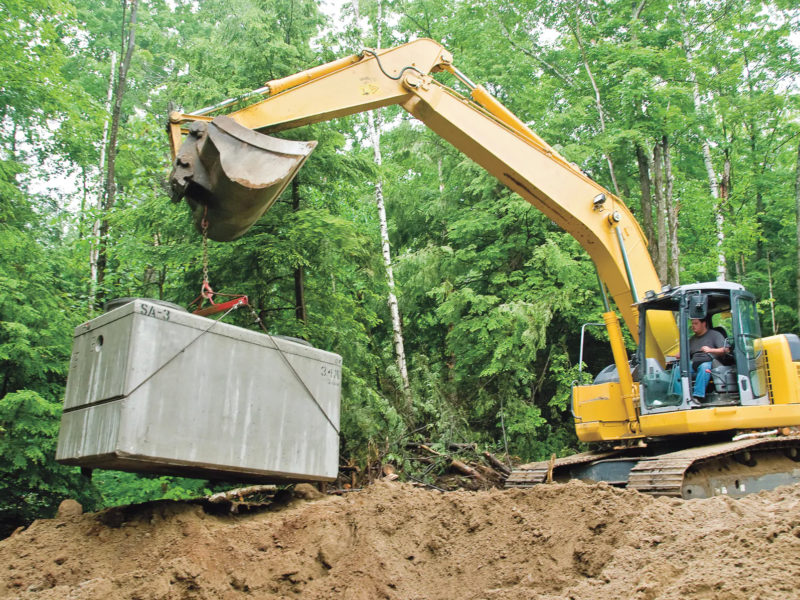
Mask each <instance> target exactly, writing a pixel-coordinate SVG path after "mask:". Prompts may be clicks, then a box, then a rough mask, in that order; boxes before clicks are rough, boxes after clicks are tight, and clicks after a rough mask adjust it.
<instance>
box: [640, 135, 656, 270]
mask: <svg viewBox="0 0 800 600" xmlns="http://www.w3.org/2000/svg"><path fill="white" fill-rule="evenodd" d="M636 160H637V162H638V163H639V189H640V190H641V192H642V226H643V227H644V234H645V236H646V237H647V244H648V246H649V247H650V254H651V255H652V256H653V261H654V262H655V261H656V253H657V252H658V249H657V248H656V246H655V243H654V242H655V237H656V236H655V232H654V229H653V198H652V195H651V191H650V157H649V156H648V154H647V152H645V151H644V148H642V147H641V146H640V145H639V144H636Z"/></svg>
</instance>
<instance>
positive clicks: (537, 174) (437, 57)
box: [170, 39, 678, 363]
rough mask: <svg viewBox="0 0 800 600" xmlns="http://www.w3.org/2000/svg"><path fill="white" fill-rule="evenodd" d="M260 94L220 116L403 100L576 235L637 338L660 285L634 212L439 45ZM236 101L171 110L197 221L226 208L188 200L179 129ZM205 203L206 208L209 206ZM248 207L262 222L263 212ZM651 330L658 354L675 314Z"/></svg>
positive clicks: (354, 59)
mask: <svg viewBox="0 0 800 600" xmlns="http://www.w3.org/2000/svg"><path fill="white" fill-rule="evenodd" d="M439 71H448V72H451V73H453V74H454V75H455V76H456V77H457V78H458V79H460V80H461V81H462V82H463V83H464V84H465V85H466V86H467V87H469V89H470V98H466V97H464V96H462V95H461V94H459V93H457V92H456V91H454V90H453V89H451V88H448V87H447V86H444V85H442V84H441V83H439V82H438V81H436V80H435V79H434V78H433V77H432V75H431V74H432V73H436V72H439ZM256 93H258V94H262V95H265V96H267V97H266V98H265V99H263V100H261V101H259V102H256V103H254V104H251V105H249V106H247V107H245V108H242V109H241V110H238V111H235V112H230V113H228V115H227V117H228V118H229V119H226V118H225V117H219V118H217V120H216V121H219V122H221V123H222V126H223V127H226V128H228V130H229V131H232V132H233V131H234V129H236V130H238V126H242V128H246V129H247V130H257V131H259V132H261V133H272V132H277V131H281V130H286V129H290V128H294V127H299V126H302V125H306V124H309V123H316V122H319V121H325V120H329V119H333V118H336V117H341V116H345V115H350V114H354V113H358V112H363V111H367V110H371V109H375V108H380V107H383V106H388V105H392V104H397V105H400V106H402V107H403V108H404V109H405V110H406V111H408V112H409V113H410V114H412V115H413V116H414V117H416V118H417V119H419V120H420V121H422V122H423V123H424V124H425V125H427V126H428V127H429V128H430V129H432V130H433V131H434V132H436V133H437V134H438V135H440V136H441V137H442V138H444V139H446V140H447V141H449V142H450V143H451V144H452V145H453V146H455V147H456V148H458V149H459V150H460V151H462V152H463V153H464V154H466V155H467V156H468V157H470V158H471V159H472V160H474V161H475V162H476V163H477V164H479V165H480V166H481V167H483V168H484V169H486V170H487V171H488V172H489V173H491V174H492V175H494V176H495V177H496V178H497V179H498V180H499V181H501V182H502V183H503V184H504V185H506V186H507V187H508V188H510V189H511V190H513V191H514V192H516V193H517V194H519V195H520V196H521V197H522V198H524V199H525V200H526V201H528V202H530V203H531V204H532V205H533V206H535V207H536V208H537V209H539V210H540V211H541V212H543V213H544V214H545V215H547V217H549V218H550V219H551V220H552V221H553V222H554V223H556V224H557V225H559V226H560V227H561V228H563V229H564V230H565V231H567V232H568V233H569V234H571V235H572V236H573V237H574V238H575V239H576V240H578V242H579V243H580V244H581V246H582V247H583V248H584V249H585V250H586V252H588V254H589V256H590V257H591V258H592V260H593V261H594V263H595V265H596V268H597V272H598V275H599V278H600V280H601V282H602V283H603V284H604V285H605V287H607V289H608V292H609V294H610V296H611V297H612V298H613V299H614V301H615V303H616V305H617V307H618V309H619V311H620V313H621V315H622V318H623V320H624V321H625V323H626V325H627V326H628V329H629V330H630V332H631V333H632V335H633V337H634V339H637V341H638V325H639V324H638V313H637V310H636V307H635V306H634V303H635V302H638V300H639V294H643V293H644V292H646V291H648V290H656V291H657V290H659V289H660V288H661V283H660V281H659V279H658V276H657V274H656V271H655V268H654V266H653V263H652V261H651V259H650V256H649V254H648V251H647V244H646V240H645V236H644V234H643V232H642V230H641V228H640V226H639V224H638V223H637V222H636V220H635V219H634V217H633V215H632V214H631V212H630V210H629V209H628V208H627V207H626V206H625V204H624V203H623V202H621V201H620V200H619V199H618V198H616V197H615V196H614V195H613V194H611V193H610V192H609V191H608V190H606V189H604V188H603V187H602V186H601V185H599V184H598V183H596V182H595V181H593V180H592V179H590V178H589V177H587V176H586V175H585V174H583V173H582V172H581V171H580V170H579V169H578V168H577V167H576V166H574V165H572V164H571V163H569V162H568V161H567V160H565V159H564V158H563V157H562V156H560V155H559V154H558V152H556V151H555V150H554V149H553V148H552V147H550V146H549V145H548V144H547V143H546V142H545V141H544V140H542V139H541V138H540V137H539V136H538V135H536V134H535V133H534V132H533V131H531V130H530V129H529V128H528V127H527V126H526V125H525V124H524V123H523V122H522V121H521V120H520V119H518V118H517V117H516V116H515V115H513V114H512V113H511V112H510V111H509V110H508V109H506V108H505V107H504V106H503V105H502V104H500V102H498V101H497V100H496V99H495V98H493V97H492V96H491V95H490V94H489V93H488V92H487V91H486V90H485V89H484V88H483V87H481V86H478V85H475V84H473V83H472V82H471V81H470V80H469V79H468V78H467V77H465V76H464V75H463V74H462V73H460V71H458V69H456V68H455V67H454V66H453V62H452V56H451V55H450V53H449V52H448V51H447V50H446V49H444V48H443V47H442V46H440V45H439V44H437V43H436V42H434V41H432V40H428V39H421V40H417V41H414V42H411V43H408V44H405V45H402V46H398V47H395V48H392V49H388V50H381V51H376V52H373V51H364V52H362V53H361V54H359V55H354V56H351V57H347V58H344V59H339V60H337V61H334V62H332V63H328V64H326V65H321V66H319V67H316V68H314V69H310V70H308V71H304V72H302V73H298V74H296V75H292V76H290V77H287V78H284V79H280V80H276V81H272V82H269V83H268V84H267V85H266V86H265V87H264V88H261V89H260V90H257V91H256ZM232 103H233V101H226V102H225V103H222V104H219V105H217V106H214V107H210V108H209V109H204V110H202V111H198V112H197V113H193V114H179V113H173V114H172V115H171V116H170V137H171V142H172V150H173V155H174V156H175V157H176V170H175V171H174V172H173V177H172V180H173V189H174V190H175V192H176V195H177V196H179V197H180V196H182V195H186V196H187V199H188V200H189V201H190V204H192V205H193V207H194V208H195V209H196V210H195V220H196V221H198V222H199V219H200V218H201V215H200V212H199V210H198V208H199V207H200V206H201V205H202V206H203V210H204V211H208V215H209V219H211V218H212V217H211V214H212V210H213V208H214V206H215V205H214V201H216V202H217V204H216V206H217V207H218V208H220V209H221V210H224V209H225V200H224V199H221V198H218V197H217V198H213V197H211V196H213V195H214V194H211V196H209V194H208V192H209V190H214V189H215V188H214V186H215V185H218V182H217V181H211V183H210V185H206V186H205V187H206V189H205V192H202V193H200V194H197V195H196V198H195V199H194V202H193V199H192V198H190V197H189V196H191V195H192V194H191V187H192V181H193V179H194V178H196V175H195V174H194V165H195V163H196V162H197V159H198V154H200V155H202V154H203V152H198V151H197V150H191V152H188V153H187V152H185V151H184V147H185V146H186V144H183V145H182V144H181V139H182V130H183V129H185V128H186V125H187V124H191V127H190V129H194V130H195V134H197V130H198V129H203V127H208V128H209V131H210V130H211V129H212V124H213V123H214V121H211V119H210V117H209V116H208V115H209V113H211V112H213V111H216V110H220V109H222V108H226V107H227V106H228V105H230V104H232ZM230 120H233V121H235V123H236V125H233V124H231V123H230V122H229V121H230ZM208 121H211V123H207V122H208ZM198 123H200V125H198ZM226 123H227V124H226ZM199 135H200V137H201V138H202V137H203V135H206V134H205V133H204V132H203V131H200V133H199ZM234 135H236V134H235V132H234ZM265 137H266V136H265ZM268 139H272V138H268ZM276 141H277V142H286V140H276ZM293 143H294V142H293ZM303 152H305V150H303V149H301V150H300V151H299V152H298V156H301V158H299V159H298V161H297V162H298V163H299V164H301V163H302V160H304V159H305V156H307V152H305V154H303ZM309 152H310V150H309ZM299 164H298V165H297V167H296V168H292V167H288V168H287V169H285V174H284V175H283V176H282V177H283V179H282V180H281V181H277V182H275V181H273V182H272V184H274V185H272V190H271V191H270V192H268V193H267V195H268V196H269V198H268V199H267V200H265V201H264V202H262V203H261V204H262V205H263V206H266V207H268V206H269V205H270V204H271V202H272V201H274V199H275V197H277V194H279V193H280V191H282V189H283V187H285V184H286V183H288V181H289V179H291V177H292V176H293V174H294V172H296V170H297V168H299ZM210 179H212V180H214V179H215V178H214V177H210ZM264 187H265V186H262V188H264ZM266 187H269V186H266ZM262 188H260V189H262ZM215 191H216V190H215ZM217 195H218V194H217ZM209 203H210V205H211V207H212V208H211V209H209V208H207V207H206V205H208V204H209ZM264 210H266V208H264ZM252 212H253V214H254V215H255V218H258V216H260V214H261V212H263V210H261V212H259V211H258V210H255V211H252ZM256 213H258V214H256ZM255 218H253V219H252V220H253V221H254V220H255ZM249 224H251V223H248V224H247V226H249ZM212 227H213V223H212ZM244 230H246V227H245V228H244V229H242V228H241V227H240V228H239V229H238V230H237V231H236V232H235V233H234V234H232V235H230V234H229V233H227V232H226V233H222V234H221V235H220V236H219V237H218V238H217V239H232V238H233V237H238V235H241V233H243V231H244ZM212 237H213V235H212ZM647 330H648V332H652V339H650V338H648V340H647V344H648V347H652V348H658V349H659V351H660V354H661V355H663V354H666V353H668V352H669V351H672V350H673V349H674V347H675V344H676V341H677V338H678V336H677V329H676V326H675V322H674V320H672V319H669V318H666V319H662V321H661V322H660V323H650V324H649V326H648V328H647ZM617 362H618V363H619V361H617Z"/></svg>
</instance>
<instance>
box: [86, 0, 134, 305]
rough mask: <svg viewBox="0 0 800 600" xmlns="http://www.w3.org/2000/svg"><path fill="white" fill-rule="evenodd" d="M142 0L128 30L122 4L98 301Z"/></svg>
mask: <svg viewBox="0 0 800 600" xmlns="http://www.w3.org/2000/svg"><path fill="white" fill-rule="evenodd" d="M138 4H139V0H130V9H131V12H130V18H129V20H128V24H127V25H128V27H127V33H126V31H125V29H126V28H125V25H126V24H125V12H126V9H127V7H128V0H123V4H122V32H121V45H122V47H123V48H124V49H125V54H124V58H123V59H122V61H121V62H120V65H119V71H118V74H117V85H116V87H115V88H114V108H113V110H112V112H111V129H110V131H109V138H108V165H107V167H106V180H105V185H104V186H103V187H104V192H105V193H104V199H103V206H102V216H101V218H100V228H99V231H98V237H99V242H98V249H97V294H96V302H100V303H101V302H102V301H103V299H104V298H105V291H104V290H103V282H104V280H105V275H106V266H107V261H108V257H107V249H108V226H109V221H108V214H109V212H110V211H111V209H112V208H113V207H114V202H115V201H116V193H117V184H116V161H117V137H118V135H119V122H120V117H121V115H122V100H123V98H124V96H125V86H126V83H127V78H128V69H129V68H130V65H131V57H132V56H133V50H134V48H135V47H136V9H137V8H138Z"/></svg>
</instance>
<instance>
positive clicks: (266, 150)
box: [170, 116, 317, 242]
mask: <svg viewBox="0 0 800 600" xmlns="http://www.w3.org/2000/svg"><path fill="white" fill-rule="evenodd" d="M316 145H317V142H314V141H312V142H296V141H292V140H284V139H279V138H275V137H271V136H268V135H265V134H262V133H258V132H256V131H253V130H252V129H248V128H247V127H244V126H242V125H240V124H239V123H237V122H236V121H234V120H233V119H232V118H230V117H226V116H220V117H217V118H215V119H214V120H213V121H210V122H206V121H195V122H193V123H192V124H191V125H190V127H189V135H187V136H186V139H185V140H184V142H183V143H182V144H181V146H180V149H179V150H178V153H177V156H176V157H175V162H174V166H173V169H172V173H171V174H170V187H171V188H172V199H173V200H174V201H176V202H178V201H180V200H181V199H183V198H186V201H187V202H188V204H189V206H190V207H191V209H192V217H193V219H194V223H195V226H196V227H197V229H198V231H201V230H202V225H201V223H202V221H203V218H204V217H205V218H206V219H207V221H208V237H209V238H211V239H212V240H216V241H218V242H227V241H230V240H234V239H236V238H238V237H240V236H242V235H243V234H244V233H245V232H246V231H247V230H248V229H249V228H250V227H251V226H252V225H253V223H254V222H255V221H256V220H257V219H258V218H259V217H260V216H261V215H263V214H264V213H265V212H266V211H267V210H268V209H269V208H270V207H271V206H272V204H273V203H274V202H275V200H276V199H277V198H278V196H280V194H281V192H282V191H283V190H284V189H285V188H286V186H287V185H288V184H289V182H290V181H291V180H292V179H293V178H294V176H295V174H296V173H297V171H298V170H299V169H300V167H301V166H302V165H303V163H304V162H305V161H306V159H307V158H308V156H309V154H311V151H312V150H314V148H315V147H316Z"/></svg>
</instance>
